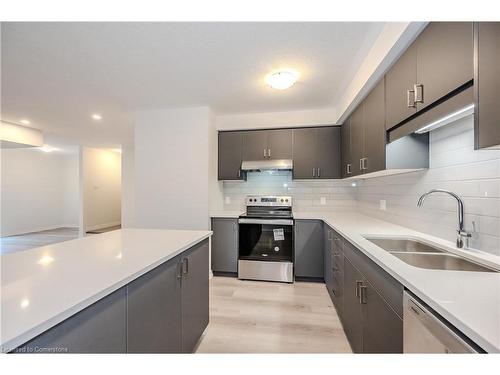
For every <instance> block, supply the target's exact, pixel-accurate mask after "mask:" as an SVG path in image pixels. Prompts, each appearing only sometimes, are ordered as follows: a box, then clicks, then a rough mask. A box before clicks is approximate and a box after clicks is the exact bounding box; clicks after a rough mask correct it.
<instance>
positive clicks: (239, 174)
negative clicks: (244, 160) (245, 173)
mask: <svg viewBox="0 0 500 375" xmlns="http://www.w3.org/2000/svg"><path fill="white" fill-rule="evenodd" d="M238 178H241V169H238Z"/></svg>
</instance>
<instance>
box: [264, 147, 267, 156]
mask: <svg viewBox="0 0 500 375" xmlns="http://www.w3.org/2000/svg"><path fill="white" fill-rule="evenodd" d="M266 157H267V150H266V149H264V158H266Z"/></svg>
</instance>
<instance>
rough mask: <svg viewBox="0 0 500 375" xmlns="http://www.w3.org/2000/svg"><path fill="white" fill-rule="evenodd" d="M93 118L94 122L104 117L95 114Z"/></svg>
mask: <svg viewBox="0 0 500 375" xmlns="http://www.w3.org/2000/svg"><path fill="white" fill-rule="evenodd" d="M91 117H92V120H95V121H100V120H102V116H101V115H100V114H99V113H94V114H93V115H92V116H91Z"/></svg>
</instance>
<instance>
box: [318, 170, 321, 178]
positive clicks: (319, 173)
mask: <svg viewBox="0 0 500 375" xmlns="http://www.w3.org/2000/svg"><path fill="white" fill-rule="evenodd" d="M318 177H321V168H318Z"/></svg>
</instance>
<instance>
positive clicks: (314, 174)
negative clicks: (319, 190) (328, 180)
mask: <svg viewBox="0 0 500 375" xmlns="http://www.w3.org/2000/svg"><path fill="white" fill-rule="evenodd" d="M313 177H316V168H313Z"/></svg>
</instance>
